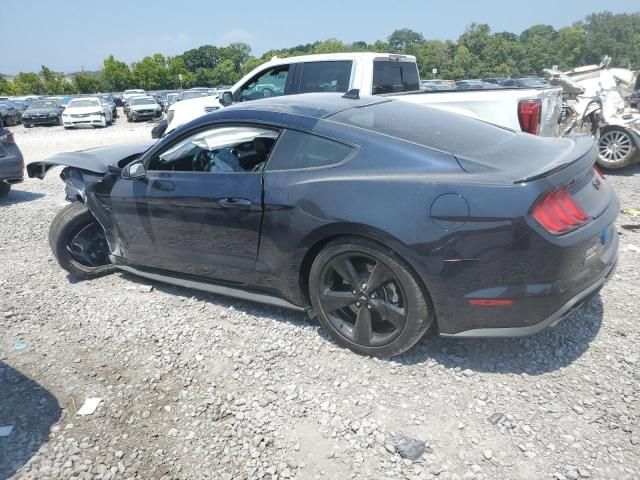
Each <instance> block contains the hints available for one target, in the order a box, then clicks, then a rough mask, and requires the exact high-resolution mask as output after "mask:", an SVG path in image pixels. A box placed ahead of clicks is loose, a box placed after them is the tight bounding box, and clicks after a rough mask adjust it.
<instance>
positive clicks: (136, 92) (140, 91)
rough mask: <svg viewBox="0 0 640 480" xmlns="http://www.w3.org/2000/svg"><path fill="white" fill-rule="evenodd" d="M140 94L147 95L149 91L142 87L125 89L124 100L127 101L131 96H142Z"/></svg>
mask: <svg viewBox="0 0 640 480" xmlns="http://www.w3.org/2000/svg"><path fill="white" fill-rule="evenodd" d="M140 95H143V96H146V95H147V92H145V91H144V90H143V89H141V88H132V89H131V90H125V91H124V93H123V94H122V101H123V102H126V101H127V100H129V99H130V98H131V97H135V96H140Z"/></svg>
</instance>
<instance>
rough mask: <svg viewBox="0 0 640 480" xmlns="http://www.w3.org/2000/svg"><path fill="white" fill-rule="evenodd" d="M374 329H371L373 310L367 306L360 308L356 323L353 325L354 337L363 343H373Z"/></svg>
mask: <svg viewBox="0 0 640 480" xmlns="http://www.w3.org/2000/svg"><path fill="white" fill-rule="evenodd" d="M372 336H373V331H372V329H371V312H369V309H368V308H366V307H364V306H363V307H362V308H360V311H359V312H358V317H357V318H356V323H355V325H354V327H353V339H354V340H355V341H356V342H358V343H360V344H363V345H368V344H369V343H371V337H372Z"/></svg>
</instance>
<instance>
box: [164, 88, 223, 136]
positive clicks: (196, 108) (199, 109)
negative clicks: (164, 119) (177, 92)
mask: <svg viewBox="0 0 640 480" xmlns="http://www.w3.org/2000/svg"><path fill="white" fill-rule="evenodd" d="M207 107H210V108H213V107H215V108H223V107H224V106H223V105H222V104H221V103H220V100H218V98H217V97H214V96H213V95H209V96H206V97H197V98H190V99H189V100H182V101H181V102H176V103H174V104H173V105H171V106H170V107H169V111H173V118H172V120H171V123H170V124H169V127H168V128H167V131H168V132H170V131H171V130H175V129H176V128H178V127H179V126H180V125H184V124H185V123H189V122H190V121H191V120H193V119H195V118H198V117H201V116H202V115H206V114H207V113H209V112H208V111H207V110H206V108H207Z"/></svg>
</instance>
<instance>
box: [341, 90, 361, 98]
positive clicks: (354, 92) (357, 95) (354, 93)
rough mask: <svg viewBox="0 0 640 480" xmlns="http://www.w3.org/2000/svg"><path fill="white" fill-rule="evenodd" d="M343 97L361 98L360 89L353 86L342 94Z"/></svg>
mask: <svg viewBox="0 0 640 480" xmlns="http://www.w3.org/2000/svg"><path fill="white" fill-rule="evenodd" d="M342 98H350V99H351V100H359V99H360V89H359V88H352V89H351V90H349V91H348V92H347V93H345V94H344V95H342Z"/></svg>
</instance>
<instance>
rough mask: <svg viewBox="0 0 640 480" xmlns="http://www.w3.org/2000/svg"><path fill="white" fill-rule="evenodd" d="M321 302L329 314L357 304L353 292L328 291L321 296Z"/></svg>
mask: <svg viewBox="0 0 640 480" xmlns="http://www.w3.org/2000/svg"><path fill="white" fill-rule="evenodd" d="M321 300H322V305H323V307H324V310H325V311H326V312H327V313H329V312H335V311H336V310H338V309H340V308H344V307H348V306H349V305H351V304H353V303H355V302H356V297H355V296H354V295H353V293H351V292H338V291H336V290H330V289H326V290H325V291H324V292H322V294H321Z"/></svg>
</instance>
